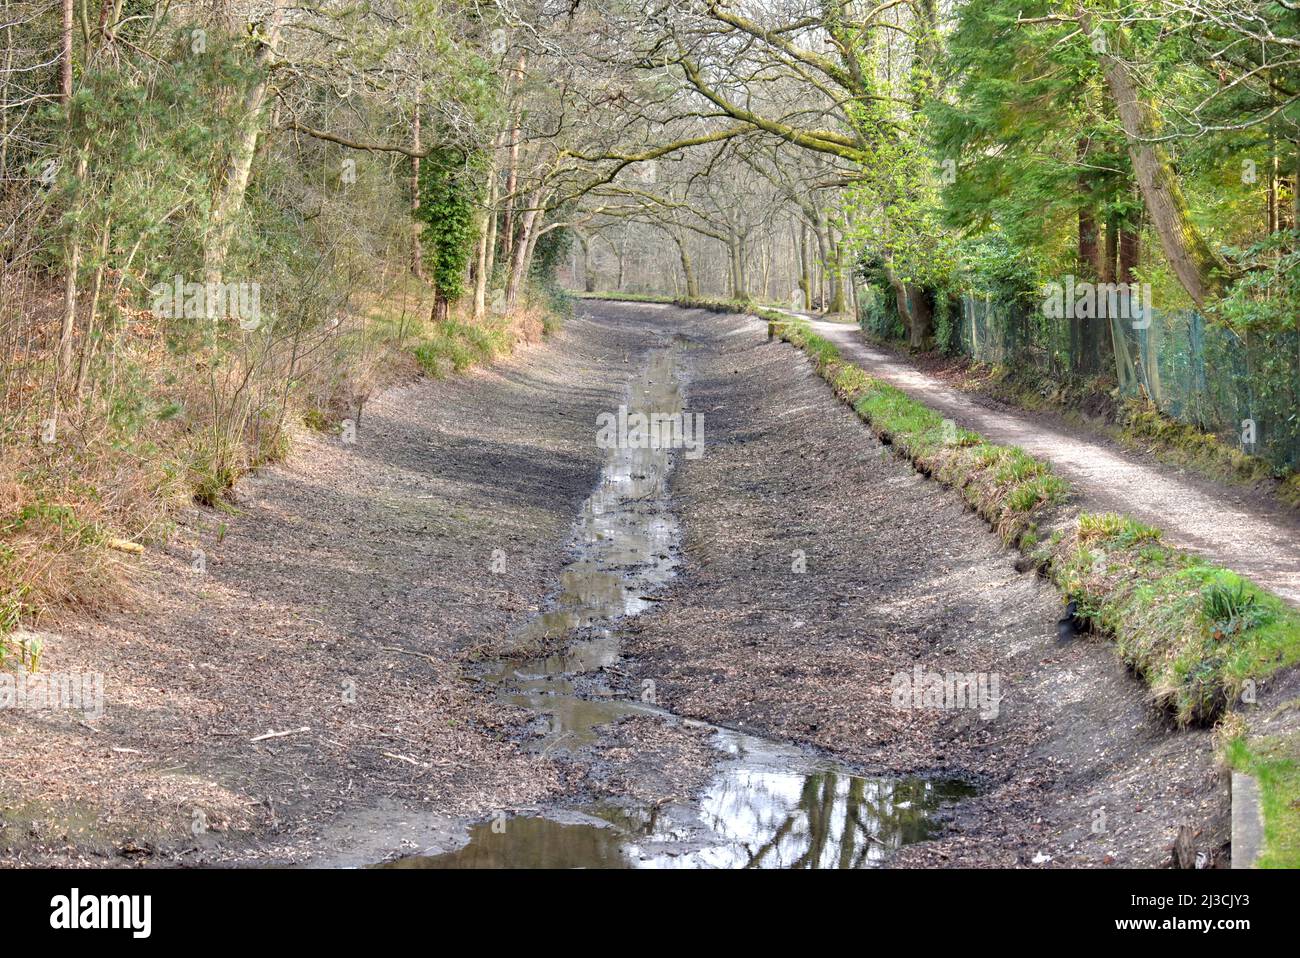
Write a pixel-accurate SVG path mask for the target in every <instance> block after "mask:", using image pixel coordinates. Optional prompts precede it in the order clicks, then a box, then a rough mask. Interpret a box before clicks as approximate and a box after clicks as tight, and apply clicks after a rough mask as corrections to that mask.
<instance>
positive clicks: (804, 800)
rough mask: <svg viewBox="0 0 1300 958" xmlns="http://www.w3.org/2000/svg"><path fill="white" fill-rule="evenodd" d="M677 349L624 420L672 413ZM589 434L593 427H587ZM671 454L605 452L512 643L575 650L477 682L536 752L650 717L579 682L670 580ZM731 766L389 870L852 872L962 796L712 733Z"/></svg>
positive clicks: (500, 823)
mask: <svg viewBox="0 0 1300 958" xmlns="http://www.w3.org/2000/svg"><path fill="white" fill-rule="evenodd" d="M680 348H681V347H680V346H676V347H673V346H668V347H664V348H661V349H656V350H654V351H652V353H651V355H650V360H649V362H648V364H647V365H646V367H645V369H644V370H643V371H642V372H641V374H640V375H639V376H638V377H637V378H636V379H635V380H634V381H633V383H632V385H631V387H630V390H629V398H628V402H627V407H628V413H629V414H635V413H638V412H640V413H647V414H648V413H659V414H667V415H673V414H676V413H682V412H683V410H684V391H683V383H682V381H681V379H680V378H679V373H678V366H677V359H678V352H679V350H680ZM593 428H594V426H593ZM672 468H673V450H671V449H668V448H654V447H652V446H646V447H638V446H630V447H627V448H624V447H619V448H614V449H610V450H609V454H608V459H607V461H606V464H605V466H604V469H603V470H602V473H601V477H600V480H599V482H598V484H597V487H596V490H595V491H594V492H593V493H592V495H591V496H590V497H589V498H588V499H587V501H586V502H585V503H584V504H583V507H582V510H581V512H580V514H579V517H578V520H577V522H576V523H575V529H574V538H575V553H576V557H575V558H574V560H573V561H572V562H571V563H570V564H569V565H568V566H566V567H565V569H564V570H563V572H562V573H561V575H560V582H559V592H558V594H557V595H556V597H555V599H554V602H553V608H552V609H551V610H549V611H547V612H545V613H543V614H541V615H538V616H536V617H534V618H533V619H531V620H529V621H528V622H527V623H525V624H524V626H523V627H522V628H521V629H520V630H519V632H518V633H517V634H516V639H517V640H518V641H519V643H520V644H521V645H527V644H528V643H532V642H536V641H537V640H538V639H557V638H560V639H562V638H564V637H565V636H567V635H569V634H570V633H572V632H575V631H576V630H587V631H586V632H584V633H583V634H584V635H585V636H588V637H585V638H583V639H582V640H580V641H577V642H573V643H571V644H570V645H569V646H568V647H567V648H566V649H565V651H563V652H561V653H556V654H554V655H549V656H544V657H540V658H531V659H528V658H518V659H513V658H507V659H500V660H496V661H493V662H488V663H485V664H484V665H483V666H482V667H481V672H480V676H481V677H482V678H483V679H484V680H485V681H487V682H488V683H490V684H491V685H492V686H494V687H495V689H496V694H497V695H498V696H499V697H500V698H501V699H502V700H503V701H506V702H510V703H511V704H514V705H520V706H524V707H526V708H529V709H531V710H533V711H535V712H537V713H538V714H539V715H543V716H546V717H547V719H548V722H549V726H550V729H549V732H548V733H547V734H546V735H545V736H544V737H543V739H542V741H541V742H540V744H539V745H538V747H539V748H540V749H542V750H543V751H573V750H576V749H579V748H582V747H583V746H585V745H589V744H591V743H592V742H594V741H596V739H597V738H598V736H599V734H600V727H601V726H603V725H606V724H609V723H610V722H613V721H616V720H617V719H619V718H621V717H623V716H625V715H631V714H647V713H648V714H656V715H660V716H663V717H664V718H665V719H666V720H669V721H682V722H686V724H689V725H693V726H701V725H702V723H698V722H694V721H691V720H686V719H679V718H677V717H675V716H672V715H671V714H670V713H668V712H666V711H664V710H662V709H660V708H657V707H656V706H654V705H648V704H645V703H642V702H640V701H636V700H628V699H615V698H599V697H583V696H581V695H579V694H578V693H577V691H576V689H575V687H574V679H575V677H577V676H582V675H587V676H590V675H592V674H593V673H598V672H600V670H602V669H609V668H617V663H618V662H619V660H620V657H621V650H620V648H619V642H618V638H617V636H616V635H615V633H614V631H613V630H614V628H616V624H617V622H618V621H619V620H620V619H623V618H626V617H628V616H633V615H637V614H638V613H640V612H642V611H644V610H645V609H646V608H647V607H649V606H650V605H651V604H652V603H653V602H654V601H655V596H654V592H655V591H656V590H658V589H660V588H661V587H662V586H664V585H665V584H666V583H667V582H668V580H669V579H670V578H671V577H672V576H673V574H674V570H675V567H676V564H677V563H676V558H675V555H674V552H675V549H676V548H677V543H678V539H679V535H680V530H679V528H678V525H677V520H676V518H675V517H674V516H673V514H672V511H671V509H670V508H669V500H668V477H669V474H670V473H671V471H672ZM703 727H707V728H712V729H713V731H714V733H715V735H716V742H717V745H718V747H719V748H720V749H722V750H723V751H724V752H726V753H728V757H727V758H724V759H723V760H722V761H721V762H720V763H719V765H718V766H717V768H716V770H715V772H714V775H713V778H712V780H711V781H710V782H709V784H708V786H707V787H706V788H705V790H704V792H703V794H702V795H701V796H699V798H698V799H697V800H696V801H694V802H692V803H690V804H683V805H668V806H664V807H650V806H645V805H640V804H637V803H635V802H628V801H610V802H605V803H602V804H599V805H595V806H588V807H579V808H571V809H567V810H558V811H555V812H552V813H549V814H547V815H545V816H517V817H514V818H497V819H495V820H492V821H488V822H484V823H482V824H480V825H476V826H474V827H473V828H472V829H471V831H470V837H469V842H468V843H467V844H466V845H465V846H464V847H462V848H460V849H458V850H456V851H453V852H448V853H446V854H441V855H429V856H413V857H409V858H404V859H400V860H398V861H396V862H393V863H391V866H390V867H399V868H488V867H496V868H569V867H583V868H862V867H870V866H872V865H876V864H879V863H880V862H881V861H883V860H884V859H885V857H886V856H887V855H888V854H889V853H890V852H892V851H894V850H896V849H897V848H898V847H899V846H901V845H903V844H906V843H908V842H915V841H921V840H923V839H925V838H927V837H929V836H930V834H931V833H932V830H933V826H932V824H931V821H930V817H929V816H930V813H932V812H933V811H934V810H935V809H936V808H938V807H939V806H940V805H942V804H945V803H947V802H952V801H955V800H957V799H960V798H962V797H964V796H966V795H969V794H972V790H971V788H970V787H969V786H966V785H964V784H962V783H960V782H951V781H949V782H933V781H927V780H923V779H880V778H865V777H862V776H857V775H853V774H850V773H848V772H846V771H845V770H844V769H842V768H839V767H837V766H836V765H834V764H833V763H830V762H827V761H825V760H824V759H821V758H819V757H816V756H813V755H811V754H810V753H808V752H806V751H804V750H802V749H798V748H795V747H792V746H786V745H781V744H778V743H774V742H768V741H765V740H763V739H759V738H756V737H754V736H751V735H746V734H742V733H739V732H735V731H732V730H729V729H722V728H717V727H714V726H703Z"/></svg>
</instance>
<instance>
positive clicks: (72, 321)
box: [55, 146, 89, 383]
mask: <svg viewBox="0 0 1300 958" xmlns="http://www.w3.org/2000/svg"><path fill="white" fill-rule="evenodd" d="M88 150H89V147H85V146H83V147H82V148H81V149H79V150H78V151H77V163H76V166H75V167H74V168H73V178H74V180H75V181H76V182H77V183H84V182H85V180H86V166H87V160H86V153H87V151H88ZM67 251H68V262H67V274H66V275H65V276H64V278H63V323H62V325H61V327H60V329H59V364H58V368H57V370H56V371H55V381H56V382H58V383H62V382H63V379H64V377H65V376H66V375H67V373H68V370H69V368H70V367H71V366H72V333H73V331H74V330H75V329H76V325H77V273H78V272H79V271H80V270H81V233H80V230H79V228H78V226H77V224H76V223H75V222H74V223H73V224H72V226H71V227H70V231H69V233H68V238H67Z"/></svg>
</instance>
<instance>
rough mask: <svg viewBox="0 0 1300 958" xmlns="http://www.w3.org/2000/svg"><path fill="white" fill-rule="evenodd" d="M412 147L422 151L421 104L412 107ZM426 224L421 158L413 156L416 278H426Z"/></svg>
mask: <svg viewBox="0 0 1300 958" xmlns="http://www.w3.org/2000/svg"><path fill="white" fill-rule="evenodd" d="M411 149H412V150H414V151H415V152H416V153H419V152H420V104H418V103H417V104H415V106H414V107H412V108H411ZM422 232H424V224H423V223H421V222H420V158H419V157H418V156H413V157H411V274H412V275H413V276H415V278H416V279H424V248H423V246H422V245H421V243H420V234H421V233H422Z"/></svg>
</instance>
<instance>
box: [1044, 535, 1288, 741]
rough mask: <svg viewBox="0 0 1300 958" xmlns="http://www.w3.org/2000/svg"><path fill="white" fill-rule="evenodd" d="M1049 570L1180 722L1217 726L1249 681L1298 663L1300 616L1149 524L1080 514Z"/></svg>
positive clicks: (1265, 592) (1158, 699) (1062, 542)
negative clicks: (1216, 721)
mask: <svg viewBox="0 0 1300 958" xmlns="http://www.w3.org/2000/svg"><path fill="white" fill-rule="evenodd" d="M1050 566H1051V575H1052V578H1053V579H1054V580H1055V581H1056V582H1057V584H1058V585H1060V587H1061V589H1062V590H1063V591H1064V592H1065V593H1066V594H1067V595H1070V596H1072V597H1074V598H1077V599H1078V600H1079V603H1080V611H1081V612H1082V613H1083V614H1085V615H1087V616H1088V617H1089V618H1091V619H1092V620H1093V622H1094V623H1095V624H1096V625H1097V626H1098V627H1099V628H1100V629H1102V630H1103V631H1105V632H1107V633H1108V634H1111V635H1113V636H1114V637H1115V645H1116V649H1117V650H1118V652H1119V654H1120V656H1121V658H1123V660H1124V661H1125V662H1126V663H1127V664H1128V665H1129V666H1131V667H1132V668H1133V669H1134V670H1135V671H1136V672H1137V673H1138V674H1140V675H1141V676H1142V677H1143V678H1144V679H1145V680H1146V682H1147V684H1148V685H1149V686H1150V688H1151V692H1152V695H1153V696H1154V697H1155V699H1156V701H1157V702H1158V703H1159V704H1161V705H1163V706H1166V707H1168V708H1169V709H1171V710H1172V711H1173V712H1174V714H1175V716H1176V717H1177V719H1178V721H1179V722H1180V723H1183V724H1187V723H1193V722H1208V721H1210V720H1212V719H1214V718H1215V717H1216V716H1218V715H1219V714H1220V713H1221V712H1222V711H1223V710H1224V709H1225V708H1226V707H1227V706H1228V705H1229V704H1230V703H1232V702H1234V701H1236V700H1237V699H1238V698H1239V697H1240V695H1241V692H1242V690H1243V688H1244V687H1245V684H1246V682H1247V681H1248V680H1255V681H1259V680H1262V679H1265V678H1267V677H1268V676H1270V675H1273V674H1274V673H1276V672H1277V671H1278V670H1280V669H1283V668H1286V667H1288V666H1291V665H1294V664H1296V663H1297V662H1300V615H1298V614H1297V613H1296V612H1295V611H1294V610H1293V609H1291V608H1290V607H1289V606H1288V605H1286V604H1285V603H1284V602H1283V601H1282V600H1281V599H1279V598H1278V597H1277V596H1275V595H1273V594H1271V593H1269V592H1267V591H1265V590H1263V589H1261V588H1259V587H1258V586H1256V585H1255V584H1254V583H1252V582H1250V581H1248V580H1246V579H1244V578H1242V577H1241V576H1239V575H1236V574H1235V573H1233V572H1230V571H1228V570H1226V569H1222V568H1219V567H1218V566H1215V565H1213V564H1212V563H1210V562H1207V561H1205V560H1204V559H1202V558H1200V557H1198V556H1194V555H1191V554H1189V553H1186V552H1182V551H1180V550H1177V549H1173V548H1170V547H1168V546H1166V545H1164V544H1163V543H1161V541H1160V533H1159V531H1158V530H1156V529H1152V528H1151V527H1149V526H1143V525H1141V524H1140V523H1136V522H1133V521H1132V520H1130V519H1125V518H1122V517H1120V516H1115V515H1111V514H1105V515H1097V516H1093V515H1084V516H1081V517H1080V518H1079V522H1078V523H1077V525H1076V527H1075V530H1074V532H1073V534H1067V535H1066V536H1065V537H1063V538H1062V539H1061V540H1060V541H1059V542H1058V543H1057V544H1056V545H1055V547H1054V554H1053V556H1052V560H1051V563H1050Z"/></svg>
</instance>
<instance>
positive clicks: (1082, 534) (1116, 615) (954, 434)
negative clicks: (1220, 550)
mask: <svg viewBox="0 0 1300 958" xmlns="http://www.w3.org/2000/svg"><path fill="white" fill-rule="evenodd" d="M767 318H768V319H769V320H770V321H773V317H771V316H769V317H767ZM774 322H775V326H776V331H777V333H778V335H780V336H781V338H782V339H785V340H786V341H788V342H790V343H793V344H794V345H796V346H798V347H799V348H800V349H802V350H804V352H806V353H807V354H808V355H809V356H810V358H812V360H813V362H814V364H815V366H816V369H817V372H818V373H819V374H820V375H821V376H822V377H823V378H824V379H826V380H827V381H828V382H829V383H830V384H831V385H832V386H833V387H834V389H835V392H836V394H837V395H838V396H839V397H840V398H841V399H843V400H844V401H845V402H847V403H848V404H849V405H851V406H852V407H853V409H854V411H855V412H856V413H857V414H858V415H859V416H860V417H861V418H862V419H863V420H864V421H865V422H866V423H867V424H868V425H870V426H871V428H872V430H873V431H874V432H875V433H876V435H877V436H879V437H880V438H881V439H882V440H883V441H885V442H887V443H889V444H891V445H893V446H894V447H895V448H896V449H898V450H899V451H900V452H901V453H902V454H903V455H905V456H906V457H907V458H908V459H909V460H911V462H912V463H913V464H914V465H915V466H916V467H917V468H918V469H920V470H921V471H922V472H924V473H926V474H927V475H930V476H932V477H934V478H935V479H938V480H939V481H940V482H943V483H944V484H946V485H949V486H951V487H953V488H954V489H957V490H959V491H960V492H961V493H962V495H963V496H964V498H965V499H966V501H967V502H968V503H969V504H970V505H971V506H972V507H973V508H974V509H975V510H976V511H977V512H979V514H980V515H981V516H983V517H984V518H985V519H986V520H987V521H988V522H989V523H990V525H992V526H993V528H994V529H996V530H997V532H998V534H999V535H1001V536H1002V538H1003V541H1005V542H1006V543H1007V544H1009V545H1014V546H1017V547H1018V548H1019V549H1020V550H1021V551H1022V552H1024V553H1025V554H1026V555H1027V556H1028V557H1029V558H1030V559H1031V561H1032V562H1033V563H1034V564H1035V565H1036V566H1037V567H1038V568H1039V569H1040V570H1041V571H1042V572H1043V574H1045V575H1046V576H1048V577H1049V578H1050V579H1051V580H1052V581H1053V582H1055V583H1056V584H1057V585H1058V586H1059V587H1060V588H1061V591H1062V592H1063V593H1064V595H1065V598H1066V599H1067V600H1071V599H1072V600H1077V601H1078V603H1079V605H1078V608H1079V614H1080V615H1081V616H1082V617H1084V618H1085V619H1086V620H1087V621H1089V622H1090V623H1091V624H1092V625H1093V626H1094V627H1095V628H1097V629H1098V630H1100V631H1102V632H1105V633H1106V634H1108V635H1111V636H1113V637H1114V639H1115V643H1116V649H1117V651H1118V652H1119V654H1120V656H1121V657H1122V658H1123V660H1124V662H1125V663H1126V664H1128V665H1129V666H1130V667H1131V668H1133V669H1134V671H1136V672H1137V673H1138V674H1139V675H1141V676H1142V677H1143V678H1144V679H1145V680H1146V682H1147V684H1148V686H1149V687H1150V689H1151V693H1152V696H1153V698H1154V699H1155V700H1156V701H1157V702H1158V703H1160V704H1161V705H1162V706H1165V707H1167V708H1169V709H1170V710H1171V711H1172V713H1173V714H1174V715H1175V717H1176V718H1177V720H1178V721H1179V722H1180V723H1182V724H1188V723H1193V722H1195V723H1206V722H1210V721H1213V720H1214V719H1215V718H1217V717H1218V716H1219V715H1220V714H1221V713H1222V712H1223V711H1224V709H1225V708H1226V707H1227V706H1228V705H1229V703H1232V702H1234V701H1236V700H1237V699H1238V698H1239V697H1240V695H1241V692H1242V690H1243V688H1244V687H1245V686H1246V683H1247V682H1248V681H1255V682H1259V681H1262V680H1264V679H1267V678H1268V677H1270V676H1272V675H1274V674H1276V673H1277V672H1278V671H1279V670H1281V669H1283V668H1286V667H1288V666H1291V665H1294V664H1296V663H1297V662H1300V614H1297V613H1296V612H1295V611H1294V610H1293V609H1291V608H1290V607H1289V606H1287V605H1286V603H1284V602H1283V601H1282V600H1281V599H1279V598H1278V597H1276V596H1274V595H1273V594H1271V593H1269V592H1267V591H1265V590H1263V589H1261V588H1259V587H1258V586H1256V585H1254V584H1253V583H1251V582H1249V581H1248V580H1246V579H1244V578H1242V577H1241V576H1238V575H1236V574H1235V573H1233V572H1231V571H1229V570H1227V569H1223V568H1219V567H1217V566H1215V565H1213V564H1212V563H1210V562H1207V561H1205V560H1204V559H1201V558H1200V557H1198V556H1195V555H1192V554H1190V553H1187V552H1183V551H1181V550H1178V549H1174V548H1171V547H1169V546H1167V545H1165V544H1163V543H1162V542H1161V534H1160V531H1159V530H1157V529H1153V528H1150V527H1147V526H1143V525H1141V524H1139V523H1136V522H1134V521H1133V520H1131V519H1127V518H1124V517H1121V516H1115V515H1109V514H1102V515H1095V514H1087V513H1084V514H1080V513H1079V512H1078V511H1077V510H1076V509H1073V508H1070V507H1069V504H1070V501H1071V498H1072V496H1071V490H1070V486H1069V484H1068V483H1067V482H1066V481H1065V480H1064V479H1062V478H1061V477H1059V476H1057V475H1055V474H1054V473H1053V472H1052V469H1051V466H1050V465H1049V464H1048V463H1046V462H1044V461H1042V460H1040V459H1036V458H1034V457H1032V456H1030V455H1028V454H1026V453H1025V452H1024V451H1022V450H1020V449H1017V448H1014V447H1007V446H999V445H996V444H993V443H990V442H988V441H986V440H985V439H984V438H983V437H982V436H980V435H979V434H978V433H974V432H971V431H969V430H963V429H957V428H956V427H955V425H954V424H953V423H951V422H950V421H945V420H944V419H943V418H942V417H941V416H940V415H939V414H938V413H936V412H934V410H932V409H930V408H928V407H927V406H925V405H923V404H921V403H919V402H917V401H916V400H914V399H912V398H911V397H909V396H907V395H906V394H905V393H903V392H902V391H900V390H898V389H896V388H895V387H893V386H890V385H888V384H886V383H883V382H880V381H879V380H876V379H873V378H872V377H870V376H868V375H867V374H866V373H865V372H863V370H861V369H860V368H858V367H857V366H854V365H852V364H850V363H847V362H845V361H844V360H843V358H842V357H841V356H840V353H839V350H838V349H837V348H836V347H835V345H834V344H833V343H831V342H830V341H829V340H827V339H825V338H823V337H821V336H818V335H817V334H816V333H813V332H811V331H810V329H809V327H808V326H807V324H804V323H799V322H791V321H789V320H788V319H786V318H784V317H779V316H778V317H777V318H776V319H775V320H774Z"/></svg>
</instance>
